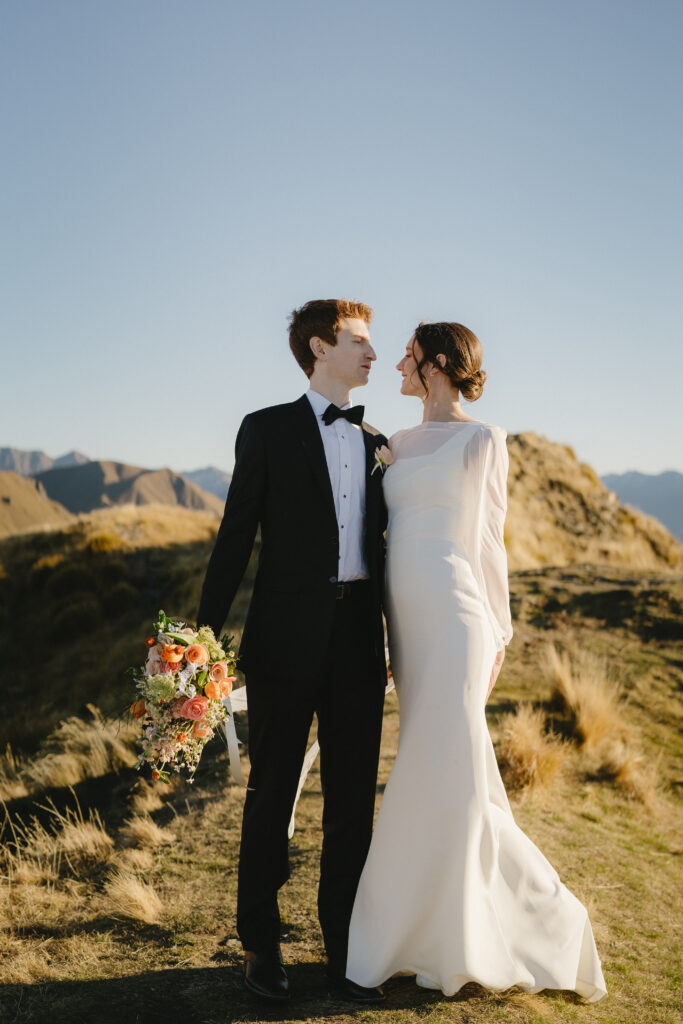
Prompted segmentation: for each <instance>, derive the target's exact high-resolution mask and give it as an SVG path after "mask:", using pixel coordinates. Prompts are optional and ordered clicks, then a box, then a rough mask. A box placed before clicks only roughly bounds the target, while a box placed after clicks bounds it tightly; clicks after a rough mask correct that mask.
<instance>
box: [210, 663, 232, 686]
mask: <svg viewBox="0 0 683 1024" xmlns="http://www.w3.org/2000/svg"><path fill="white" fill-rule="evenodd" d="M209 676H210V677H211V679H213V680H215V681H216V682H217V681H218V680H219V679H227V678H228V663H227V661H215V662H214V663H213V665H212V666H211V671H210V672H209Z"/></svg>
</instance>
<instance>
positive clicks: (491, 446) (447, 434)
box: [384, 421, 512, 648]
mask: <svg viewBox="0 0 683 1024" xmlns="http://www.w3.org/2000/svg"><path fill="white" fill-rule="evenodd" d="M390 443H391V450H392V454H393V456H394V459H395V461H394V463H393V465H392V467H391V472H389V473H387V475H386V477H385V482H384V494H385V499H386V502H387V507H388V509H389V527H388V531H387V545H388V550H389V552H390V553H391V551H392V549H393V550H394V551H396V550H397V549H398V548H399V547H400V549H401V558H402V559H403V558H406V557H407V556H408V557H409V553H410V552H411V551H412V553H413V556H414V557H416V558H422V557H424V556H425V553H426V551H427V550H429V549H430V548H431V550H432V552H433V553H436V557H437V558H439V559H443V558H444V555H445V549H449V550H450V555H451V557H452V558H454V559H461V560H462V562H463V565H462V567H461V568H462V570H463V574H464V575H466V568H467V567H469V570H470V571H471V576H472V579H473V585H474V586H475V587H476V589H477V591H478V593H479V596H480V598H481V600H482V602H483V604H484V607H485V609H486V614H487V616H488V619H489V621H490V623H491V627H492V628H493V631H494V634H495V639H496V647H497V648H500V647H502V646H503V645H504V644H507V643H509V641H510V639H511V637H512V621H511V618H510V601H509V596H508V577H507V557H506V554H505V544H504V540H503V524H504V522H505V511H506V507H507V501H506V481H507V470H508V454H507V447H506V444H505V431H504V430H502V429H501V428H500V427H493V426H489V425H488V424H484V423H476V422H467V421H466V422H462V423H457V422H443V423H442V422H432V423H422V424H420V425H419V426H418V427H413V428H412V429H410V430H401V431H399V432H398V433H397V434H394V435H393V437H392V438H391V442H390Z"/></svg>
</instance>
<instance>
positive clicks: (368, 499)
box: [363, 427, 382, 534]
mask: <svg viewBox="0 0 683 1024" xmlns="http://www.w3.org/2000/svg"><path fill="white" fill-rule="evenodd" d="M363 441H364V443H365V515H366V525H367V527H368V531H367V532H368V534H369V533H370V532H371V530H372V528H373V526H374V521H375V512H376V510H377V505H378V501H379V496H380V492H381V489H382V474H381V472H379V471H378V472H377V473H373V469H374V468H375V451H376V449H377V437H376V435H375V434H371V433H370V431H369V430H366V429H365V428H364V427H363Z"/></svg>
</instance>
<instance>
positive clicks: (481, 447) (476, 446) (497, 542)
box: [468, 427, 512, 699]
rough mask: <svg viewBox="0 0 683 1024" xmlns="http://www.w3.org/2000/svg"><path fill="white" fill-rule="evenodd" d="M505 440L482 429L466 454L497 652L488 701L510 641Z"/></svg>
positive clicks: (483, 584)
mask: <svg viewBox="0 0 683 1024" xmlns="http://www.w3.org/2000/svg"><path fill="white" fill-rule="evenodd" d="M505 436H506V435H505V431H504V430H502V429H501V428H500V427H492V428H491V427H485V428H483V429H482V430H481V432H479V433H478V436H477V437H476V438H474V439H473V444H472V447H471V451H470V452H469V453H468V455H469V456H470V458H471V462H470V463H469V464H470V466H471V467H472V469H474V468H475V467H476V469H477V470H478V473H476V475H475V477H474V479H475V480H476V481H477V483H476V485H475V486H476V490H477V495H478V500H479V515H478V517H477V535H476V538H475V545H476V561H477V571H478V574H479V582H480V586H481V588H482V597H483V598H484V602H485V605H486V608H487V611H488V616H489V620H490V622H491V625H492V627H493V631H494V634H495V639H496V648H497V654H496V658H495V661H494V663H493V667H492V669H491V676H490V679H489V686H488V692H487V694H486V697H487V699H488V697H489V694H490V693H491V690H492V689H493V687H494V686H495V683H496V680H497V678H498V674H499V672H500V670H501V667H502V665H503V658H504V657H505V647H506V645H507V644H508V643H509V642H510V639H511V638H512V618H511V615H510V597H509V591H508V568H507V554H506V552H505V541H504V537H503V531H504V525H505V513H506V510H507V472H508V454H507V445H506V443H505Z"/></svg>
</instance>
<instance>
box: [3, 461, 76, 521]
mask: <svg viewBox="0 0 683 1024" xmlns="http://www.w3.org/2000/svg"><path fill="white" fill-rule="evenodd" d="M72 519H73V516H72V515H71V514H70V512H68V510H67V509H65V508H64V506H63V505H60V504H59V502H57V501H52V500H51V499H50V498H48V496H47V494H46V493H45V490H44V488H43V487H40V486H37V485H36V482H35V480H31V479H27V478H26V477H23V476H19V474H18V473H12V472H0V537H7V536H9V535H10V534H13V533H21V532H23V531H25V530H32V529H35V528H36V527H38V526H45V527H52V528H55V527H64V526H66V525H67V523H69V522H71V521H72Z"/></svg>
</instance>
